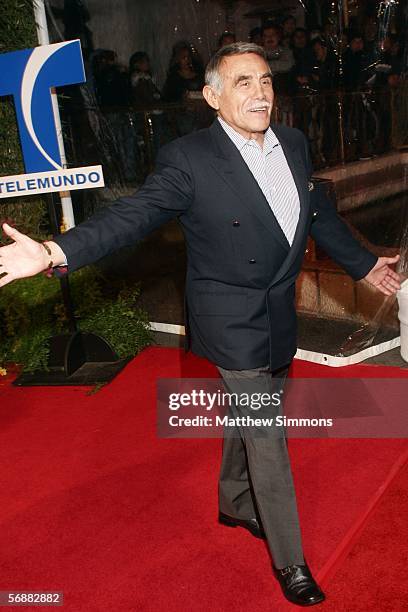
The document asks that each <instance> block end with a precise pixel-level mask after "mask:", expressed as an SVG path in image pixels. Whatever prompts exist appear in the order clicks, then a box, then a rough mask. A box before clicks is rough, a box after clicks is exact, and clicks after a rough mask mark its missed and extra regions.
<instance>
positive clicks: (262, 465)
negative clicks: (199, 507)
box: [218, 367, 304, 569]
mask: <svg viewBox="0 0 408 612" xmlns="http://www.w3.org/2000/svg"><path fill="white" fill-rule="evenodd" d="M218 370H219V372H220V374H221V376H222V378H223V382H224V387H225V390H226V391H227V392H228V393H237V394H245V393H248V391H249V392H250V393H253V394H255V393H256V394H259V393H268V394H272V393H276V392H277V390H279V389H283V384H284V381H285V379H286V376H287V372H288V368H285V369H282V370H280V371H278V372H271V371H270V369H269V367H263V368H255V369H253V370H225V369H224V368H221V367H218ZM258 397H259V396H258ZM281 413H282V411H281V409H279V408H273V407H272V406H268V407H267V408H262V410H261V411H259V412H254V411H253V410H252V409H250V410H249V409H248V408H245V407H244V408H243V407H241V406H240V405H239V403H238V404H237V403H234V404H233V405H231V408H230V415H231V416H233V417H237V416H238V417H239V416H246V415H249V414H250V415H251V416H252V417H258V416H259V417H260V416H276V415H277V414H281ZM234 422H236V421H234ZM219 509H220V512H223V513H224V514H227V515H229V516H232V517H236V518H239V519H250V518H255V517H257V518H260V520H261V523H262V526H263V528H264V531H265V535H266V539H267V543H268V546H269V550H270V553H271V555H272V559H273V562H274V565H275V567H277V568H278V569H281V568H284V567H287V566H288V565H293V564H296V565H301V564H303V563H304V557H303V551H302V541H301V534H300V526H299V518H298V512H297V506H296V496H295V490H294V485H293V478H292V472H291V468H290V462H289V456H288V449H287V442H286V437H285V435H284V430H283V429H281V430H280V431H279V432H278V431H277V430H276V429H273V430H272V429H271V428H270V427H262V426H261V427H257V428H255V429H254V428H247V427H241V426H239V425H238V426H237V427H227V428H226V429H225V431H224V443H223V453H222V464H221V472H220V479H219Z"/></svg>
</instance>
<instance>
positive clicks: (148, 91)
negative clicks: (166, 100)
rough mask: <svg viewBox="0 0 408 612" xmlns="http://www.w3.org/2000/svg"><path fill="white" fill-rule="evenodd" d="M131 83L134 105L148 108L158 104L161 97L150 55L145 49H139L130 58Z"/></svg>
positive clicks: (131, 95)
mask: <svg viewBox="0 0 408 612" xmlns="http://www.w3.org/2000/svg"><path fill="white" fill-rule="evenodd" d="M129 85H130V97H131V102H132V104H133V106H134V107H141V108H142V109H146V108H149V107H151V106H154V105H155V104H157V103H158V101H159V100H160V98H161V94H160V91H159V90H158V88H157V85H156V84H155V82H154V80H153V77H152V72H151V67H150V59H149V56H148V55H147V53H145V52H144V51H137V52H136V53H134V54H133V55H132V56H131V58H130V60H129Z"/></svg>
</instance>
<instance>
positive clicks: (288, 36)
mask: <svg viewBox="0 0 408 612" xmlns="http://www.w3.org/2000/svg"><path fill="white" fill-rule="evenodd" d="M295 29H296V19H295V18H294V17H293V15H288V16H287V17H285V19H284V20H283V21H282V47H290V43H291V40H292V36H293V33H294V31H295Z"/></svg>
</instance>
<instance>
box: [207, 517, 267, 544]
mask: <svg viewBox="0 0 408 612" xmlns="http://www.w3.org/2000/svg"><path fill="white" fill-rule="evenodd" d="M218 522H219V523H221V525H226V526H227V527H243V528H244V529H247V530H248V531H250V532H251V533H252V535H253V536H255V537H256V538H260V539H261V540H265V532H264V530H263V528H262V526H261V525H260V524H259V523H258V521H257V519H256V518H252V519H246V520H245V519H237V518H233V517H232V516H228V515H227V514H224V513H223V512H220V513H219V515H218Z"/></svg>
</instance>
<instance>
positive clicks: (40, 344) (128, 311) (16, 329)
mask: <svg viewBox="0 0 408 612" xmlns="http://www.w3.org/2000/svg"><path fill="white" fill-rule="evenodd" d="M70 278H71V282H70V285H71V292H72V295H73V301H74V304H75V306H76V315H77V319H78V326H79V328H80V329H82V330H83V331H89V332H94V333H97V334H99V335H101V336H102V337H103V338H105V340H107V341H108V342H109V344H111V346H112V347H113V348H114V350H115V351H116V352H117V353H118V355H119V356H120V357H128V356H129V357H130V356H133V355H135V354H137V353H138V352H139V351H140V350H141V349H142V348H144V347H145V346H147V345H148V344H150V343H151V340H152V337H151V332H150V330H149V322H148V317H147V314H146V313H145V312H143V311H142V310H140V309H138V308H137V298H138V296H139V287H138V286H133V287H116V288H115V287H109V293H107V292H106V290H105V285H104V278H103V276H102V275H101V273H100V272H99V271H98V270H97V269H96V268H86V269H84V270H81V271H79V272H76V273H75V274H73V275H72V277H70ZM66 330H67V325H66V318H65V313H64V308H63V304H62V298H61V292H60V285H59V281H58V280H57V279H56V278H51V279H49V278H46V277H45V276H44V275H39V276H36V277H34V278H28V279H24V280H20V281H17V282H15V283H10V285H6V286H5V287H4V288H2V289H1V291H0V337H1V343H0V364H6V363H7V362H14V363H19V364H22V365H23V368H24V370H25V371H30V372H32V371H35V370H40V369H46V367H47V359H48V354H49V351H48V342H47V340H48V338H49V337H50V336H52V335H54V334H56V333H62V332H64V331H66Z"/></svg>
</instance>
